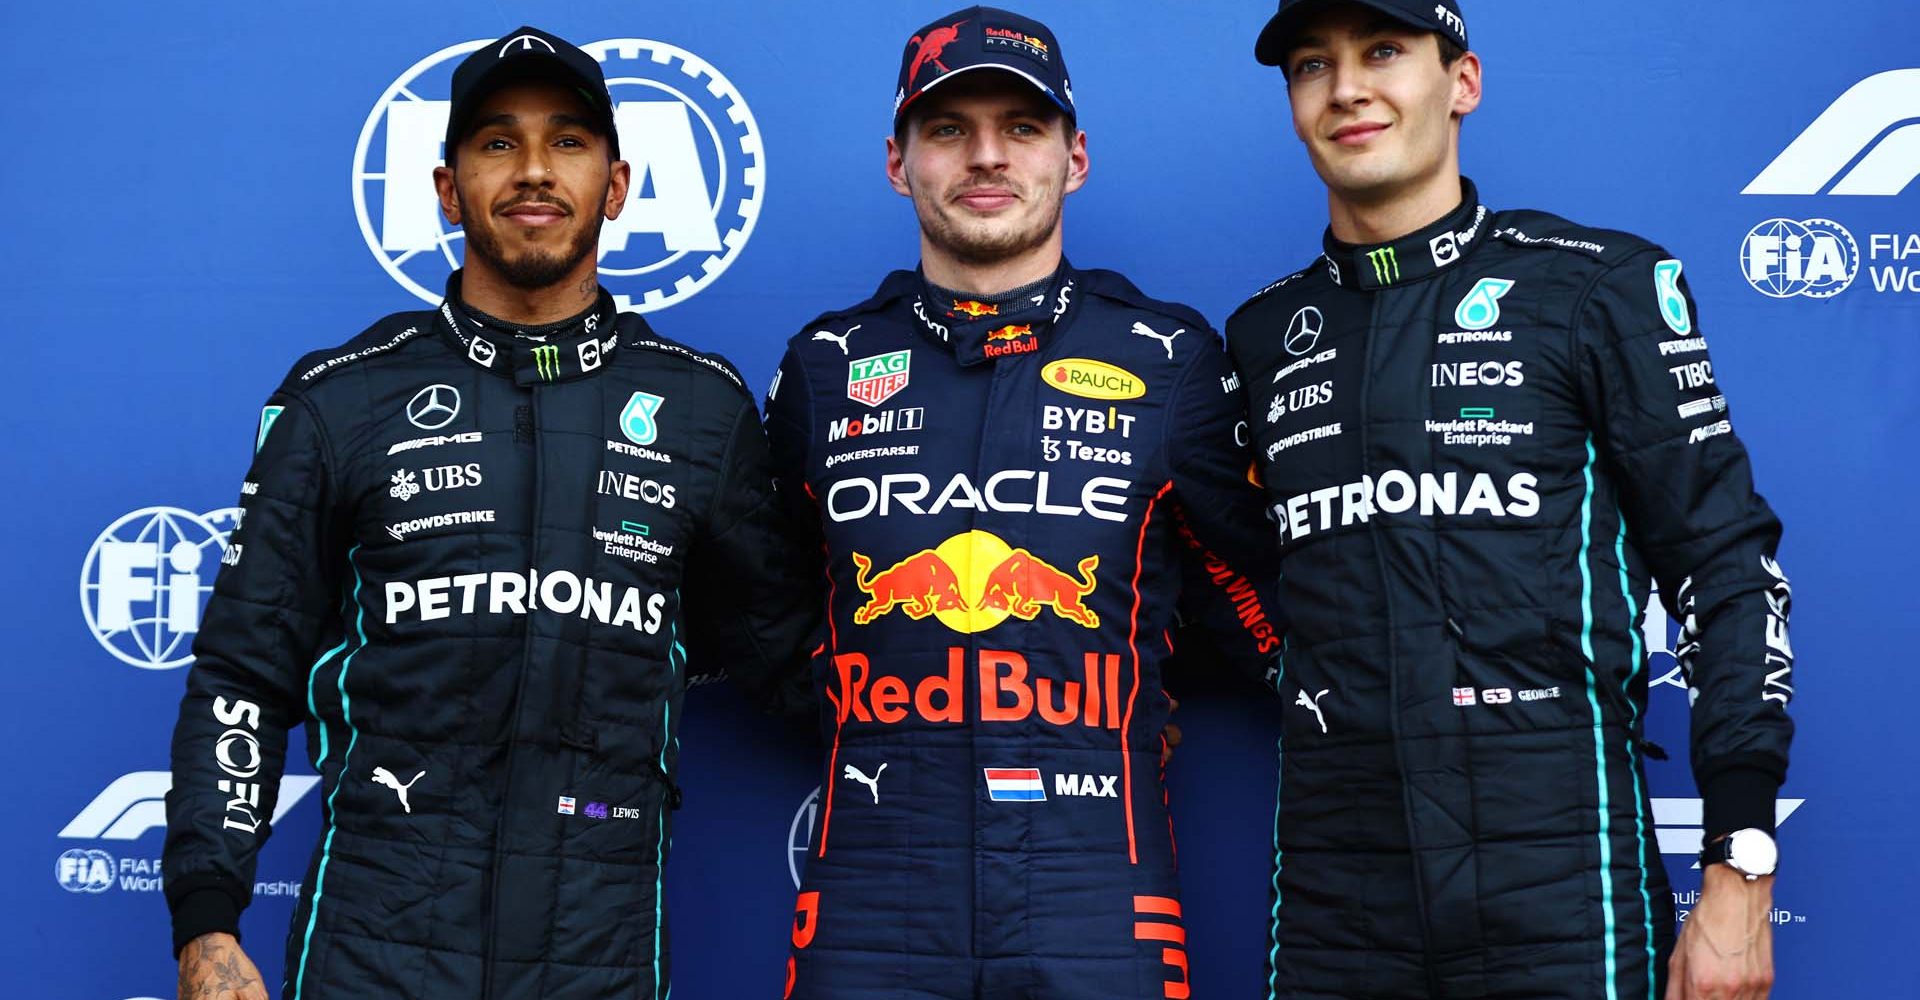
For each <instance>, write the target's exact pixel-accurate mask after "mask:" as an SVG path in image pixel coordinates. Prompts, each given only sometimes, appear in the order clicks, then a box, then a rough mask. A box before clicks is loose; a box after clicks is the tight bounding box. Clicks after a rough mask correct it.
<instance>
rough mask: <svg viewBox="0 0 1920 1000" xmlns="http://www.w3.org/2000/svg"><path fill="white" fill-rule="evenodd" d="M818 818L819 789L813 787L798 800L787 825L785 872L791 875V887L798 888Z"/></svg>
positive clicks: (811, 847)
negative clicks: (805, 795)
mask: <svg viewBox="0 0 1920 1000" xmlns="http://www.w3.org/2000/svg"><path fill="white" fill-rule="evenodd" d="M819 818H820V789H818V788H815V789H814V790H813V791H811V792H808V793H807V797H806V798H804V799H801V800H800V808H798V809H796V810H794V811H793V822H792V823H789V824H788V825H787V874H788V875H791V876H793V887H794V888H795V889H798V888H800V870H801V869H802V868H804V867H806V860H807V853H808V852H809V851H811V850H812V849H813V828H814V825H815V823H816V821H817V820H818V819H819Z"/></svg>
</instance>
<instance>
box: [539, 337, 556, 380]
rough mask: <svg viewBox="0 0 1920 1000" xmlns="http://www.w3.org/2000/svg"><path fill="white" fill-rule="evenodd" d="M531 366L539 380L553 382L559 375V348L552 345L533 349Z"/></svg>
mask: <svg viewBox="0 0 1920 1000" xmlns="http://www.w3.org/2000/svg"><path fill="white" fill-rule="evenodd" d="M533 364H534V368H535V369H536V370H537V371H538V372H539V373H540V377H541V378H543V379H546V380H547V381H549V382H551V381H553V380H554V378H555V377H556V376H558V375H559V374H560V348H558V347H555V346H554V345H552V344H541V345H540V346H539V347H536V348H534V349H533Z"/></svg>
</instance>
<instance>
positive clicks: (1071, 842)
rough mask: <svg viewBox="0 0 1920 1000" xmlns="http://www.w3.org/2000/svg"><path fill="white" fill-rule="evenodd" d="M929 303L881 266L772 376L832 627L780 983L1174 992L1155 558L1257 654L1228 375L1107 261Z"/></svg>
mask: <svg viewBox="0 0 1920 1000" xmlns="http://www.w3.org/2000/svg"><path fill="white" fill-rule="evenodd" d="M930 299H931V291H930V288H929V286H928V285H927V283H926V282H925V281H924V280H923V279H922V278H921V277H920V276H919V275H917V274H915V273H913V272H905V271H903V272H896V273H894V274H892V275H891V276H889V277H888V278H887V279H886V280H885V281H884V282H883V283H882V284H881V286H880V289H879V291H878V293H877V294H876V295H875V296H874V297H873V298H872V299H870V300H868V301H867V302H864V303H862V304H860V305H858V306H855V307H854V308H852V309H848V310H846V311H843V312H836V313H829V314H827V315H825V316H822V317H821V318H820V319H818V320H816V321H815V322H814V323H812V324H809V325H808V326H807V327H806V328H805V329H804V330H803V331H802V332H801V333H800V334H799V335H797V336H796V337H794V338H793V341H792V343H791V345H790V348H789V350H788V352H787V354H786V357H785V359H784V361H783V362H782V364H781V367H780V371H779V374H778V375H777V376H776V378H775V380H774V383H773V387H772V389H771V390H770V391H769V396H768V403H767V428H768V437H769V442H770V444H771V446H772V448H773V451H774V464H775V469H776V472H777V474H778V476H779V477H780V479H781V488H780V492H781V494H782V495H784V496H786V497H788V498H789V499H790V500H794V499H797V500H798V501H799V502H800V503H801V504H802V505H803V507H804V509H803V510H801V511H799V512H798V513H799V514H800V515H802V516H801V517H799V518H797V520H801V521H804V522H806V523H808V524H810V525H817V526H818V528H819V531H820V536H819V537H818V538H816V539H814V542H815V543H816V545H817V546H818V549H819V551H820V552H821V554H822V558H823V560H824V566H823V574H824V588H825V590H826V593H827V600H828V604H829V608H830V626H831V627H830V635H829V638H828V642H827V643H826V645H825V646H824V647H823V648H822V649H821V650H820V652H819V653H818V654H817V656H816V659H815V674H816V684H817V687H818V690H819V693H820V700H821V711H822V715H823V720H824V724H825V728H826V736H827V739H828V741H829V742H830V744H831V748H832V749H831V751H830V752H829V755H828V757H827V760H826V771H825V774H824V777H823V789H822V793H821V809H820V810H819V814H818V819H817V821H816V824H815V828H814V830H813V835H812V843H811V847H810V849H809V855H808V861H807V869H806V875H805V878H804V884H803V887H802V891H801V893H800V897H799V903H798V906H797V909H796V913H795V917H794V923H793V928H792V935H793V936H792V948H793V952H792V959H791V961H790V962H789V966H788V980H787V988H786V992H787V996H789V997H794V998H826V997H832V998H834V1000H846V998H860V997H887V998H890V1000H892V998H903V997H913V998H935V997H940V998H947V997H953V998H972V997H1028V996H1044V997H1049V998H1072V997H1088V998H1093V997H1098V998H1102V1000H1112V998H1120V997H1184V996H1186V995H1187V994H1188V987H1187V978H1188V977H1187V967H1186V952H1185V948H1184V943H1185V940H1186V938H1185V931H1184V929H1183V926H1182V923H1181V911H1180V903H1179V892H1178V889H1177V886H1176V878H1175V856H1174V842H1173V830H1172V827H1171V823H1170V818H1169V812H1168V802H1167V792H1166V788H1165V785H1164V783H1163V780H1162V774H1161V766H1160V752H1161V747H1162V737H1161V730H1162V728H1163V726H1164V724H1165V722H1166V718H1167V697H1166V694H1165V692H1163V691H1162V690H1161V686H1160V675H1161V667H1162V663H1163V661H1164V660H1165V658H1166V657H1167V655H1168V653H1169V652H1170V647H1171V641H1170V638H1169V630H1170V628H1171V626H1172V624H1173V620H1174V616H1175V605H1176V601H1177V600H1179V599H1180V592H1181V588H1182V577H1183V574H1185V575H1187V576H1189V577H1190V578H1191V579H1192V581H1193V585H1192V586H1191V587H1190V588H1189V594H1188V596H1189V598H1191V599H1193V606H1194V607H1195V608H1196V609H1197V610H1198V612H1199V617H1200V619H1201V621H1202V622H1203V623H1204V624H1208V625H1210V626H1211V627H1210V630H1209V631H1210V633H1211V634H1212V636H1213V637H1214V640H1215V641H1216V642H1217V643H1218V644H1219V645H1221V646H1223V647H1226V648H1225V654H1226V655H1228V656H1229V657H1231V658H1233V659H1234V660H1235V662H1236V663H1238V664H1244V665H1249V666H1252V667H1253V668H1254V669H1255V670H1256V671H1258V670H1260V669H1263V668H1264V667H1265V666H1266V665H1267V664H1268V663H1269V662H1270V661H1271V660H1272V658H1273V657H1274V655H1275V654H1277V652H1278V650H1279V640H1278V636H1277V631H1276V627H1275V624H1274V622H1273V621H1272V620H1271V619H1270V617H1269V614H1270V602H1269V597H1270V592H1271V589H1272V587H1271V579H1272V571H1273V562H1272V560H1273V542H1272V539H1271V532H1270V530H1269V528H1268V525H1267V523H1266V522H1265V520H1264V518H1263V517H1262V514H1261V509H1260V508H1261V502H1260V496H1259V492H1258V491H1257V490H1256V489H1255V488H1254V487H1253V486H1252V484H1251V481H1250V480H1249V471H1250V458H1251V455H1250V452H1249V451H1248V450H1247V448H1246V446H1245V443H1246V441H1247V433H1248V427H1247V424H1246V423H1245V422H1244V414H1243V412H1242V411H1241V397H1240V389H1239V381H1238V379H1237V378H1236V377H1235V376H1234V374H1233V372H1232V370H1231V368H1230V366H1229V364H1228V362H1227V358H1226V355H1225V352H1224V350H1223V348H1222V346H1221V344H1220V342H1219V340H1218V338H1217V336H1216V335H1215V334H1214V332H1213V331H1212V330H1211V329H1210V328H1209V327H1208V326H1207V324H1206V322H1205V321H1204V320H1203V319H1202V318H1201V317H1200V316H1199V315H1198V314H1196V313H1194V312H1193V311H1191V310H1189V309H1187V308H1185V307H1182V306H1177V305H1169V304H1166V303H1160V302H1155V301H1153V300H1151V299H1148V298H1146V297H1145V296H1144V295H1142V294H1141V293H1140V292H1139V291H1138V290H1137V289H1135V288H1134V287H1133V286H1132V285H1131V284H1130V283H1128V282H1127V281H1126V280H1125V279H1124V278H1122V277H1120V276H1119V275H1117V274H1114V273H1111V272H1106V271H1077V270H1073V269H1072V268H1070V267H1064V266H1063V267H1062V268H1061V269H1060V270H1059V272H1058V273H1057V274H1055V275H1054V276H1053V278H1052V280H1051V281H1050V282H1047V283H1045V284H1043V285H1042V286H1040V287H1039V288H1038V289H1037V290H1036V291H1035V292H1034V294H1033V295H1031V296H1022V297H1020V298H1019V299H1017V300H1015V301H1012V302H1008V303H995V304H991V305H989V304H985V303H980V302H974V301H959V300H956V301H951V302H938V301H931V300H930ZM809 500H810V501H811V502H808V501H809Z"/></svg>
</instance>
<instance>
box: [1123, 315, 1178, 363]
mask: <svg viewBox="0 0 1920 1000" xmlns="http://www.w3.org/2000/svg"><path fill="white" fill-rule="evenodd" d="M1185 332H1187V328H1186V327H1184V326H1183V327H1181V328H1180V329H1178V330H1175V331H1173V332H1172V333H1161V332H1160V331H1158V330H1155V329H1154V328H1153V327H1150V326H1148V325H1147V324H1145V323H1135V324H1133V333H1134V336H1136V337H1152V338H1153V339H1155V340H1157V341H1159V342H1160V343H1161V345H1162V346H1164V347H1166V349H1167V360H1168V361H1172V360H1173V338H1175V337H1178V336H1180V335H1181V334H1183V333H1185Z"/></svg>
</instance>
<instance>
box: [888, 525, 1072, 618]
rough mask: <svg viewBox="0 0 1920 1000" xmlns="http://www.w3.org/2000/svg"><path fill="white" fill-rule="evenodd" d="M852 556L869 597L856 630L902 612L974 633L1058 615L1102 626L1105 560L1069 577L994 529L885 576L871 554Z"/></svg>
mask: <svg viewBox="0 0 1920 1000" xmlns="http://www.w3.org/2000/svg"><path fill="white" fill-rule="evenodd" d="M852 558H853V565H854V569H855V571H856V573H855V576H854V585H855V586H857V587H859V588H860V592H861V593H862V594H865V595H866V598H867V599H866V602H865V603H864V604H862V605H861V606H860V607H859V608H856V609H855V610H854V612H853V623H854V624H855V625H870V624H872V623H873V622H874V620H875V619H878V618H880V617H881V616H883V615H886V614H888V613H890V612H893V611H896V610H897V611H899V612H901V613H902V614H904V615H906V616H907V617H908V618H910V619H913V620H914V621H919V620H921V619H923V618H929V617H932V618H938V619H939V620H940V623H941V624H942V625H945V626H947V627H948V628H950V629H953V630H954V631H955V632H960V633H964V634H972V633H975V632H984V631H986V630H987V629H990V628H992V627H994V626H995V625H998V624H1000V623H1001V622H1003V621H1005V620H1007V618H1009V617H1013V618H1019V619H1021V620H1022V621H1033V620H1034V619H1035V618H1038V617H1039V616H1040V615H1041V614H1042V613H1043V612H1049V611H1050V612H1052V613H1053V614H1054V615H1055V616H1057V617H1059V618H1062V619H1065V620H1067V621H1070V622H1073V623H1074V624H1076V625H1081V626H1083V627H1086V628H1099V627H1100V615H1099V614H1098V613H1097V612H1095V611H1094V610H1093V609H1092V608H1090V607H1088V606H1087V603H1086V598H1087V597H1088V595H1090V594H1092V593H1093V590H1094V587H1095V586H1096V585H1097V581H1096V580H1095V579H1094V571H1095V570H1096V569H1098V568H1099V566H1100V557H1099V556H1097V555H1092V556H1088V557H1086V558H1085V559H1082V560H1080V561H1079V563H1078V564H1076V565H1075V567H1074V569H1075V571H1076V572H1075V573H1068V572H1066V571H1064V570H1061V569H1058V568H1056V567H1055V566H1053V565H1052V564H1051V563H1049V562H1047V561H1046V560H1045V559H1043V558H1041V557H1039V556H1037V555H1035V554H1033V553H1032V552H1030V551H1028V550H1027V549H1024V548H1019V549H1016V548H1013V547H1011V546H1009V545H1007V543H1006V542H1005V541H1003V540H1001V539H1000V537H999V536H998V535H995V534H993V533H991V532H987V531H969V532H966V533H965V534H961V535H955V536H953V537H952V538H949V539H947V540H946V541H944V542H941V543H940V544H939V545H938V546H936V547H934V548H931V549H922V550H921V551H919V552H916V553H914V554H913V555H910V556H908V557H906V558H905V559H902V560H900V561H899V562H896V563H894V564H893V565H891V566H889V567H887V568H886V569H883V570H880V571H879V572H877V573H876V572H874V571H873V566H874V562H873V559H872V558H871V557H869V556H866V555H862V554H861V553H858V552H855V553H852Z"/></svg>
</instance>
